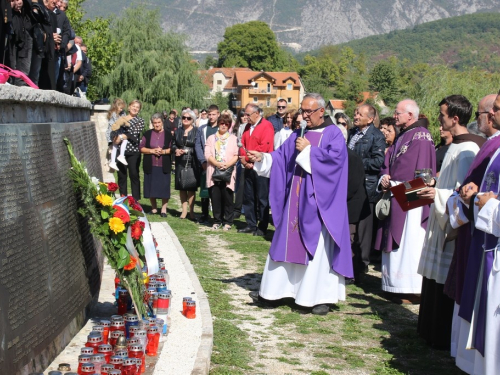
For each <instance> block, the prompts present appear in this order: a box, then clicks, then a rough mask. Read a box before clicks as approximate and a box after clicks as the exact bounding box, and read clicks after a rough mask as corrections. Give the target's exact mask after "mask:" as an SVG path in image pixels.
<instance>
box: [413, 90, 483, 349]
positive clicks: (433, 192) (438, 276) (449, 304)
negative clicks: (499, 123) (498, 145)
mask: <svg viewBox="0 0 500 375" xmlns="http://www.w3.org/2000/svg"><path fill="white" fill-rule="evenodd" d="M471 115H472V104H471V103H470V102H469V100H467V98H466V97H465V96H462V95H450V96H447V97H445V98H444V99H443V100H442V101H441V102H440V103H439V116H438V120H439V123H440V127H441V129H442V130H443V131H449V132H450V133H451V135H452V136H453V142H452V144H451V145H450V147H449V148H448V151H447V152H446V157H445V159H444V161H443V164H442V166H441V171H442V172H441V174H440V175H439V177H438V179H437V180H436V179H434V180H433V181H432V182H431V183H430V184H429V186H428V187H427V188H425V189H423V190H421V191H420V192H418V193H417V195H418V196H419V197H420V198H423V199H432V200H434V204H432V205H431V207H430V214H429V220H428V224H427V231H426V233H425V240H424V245H423V248H422V255H421V258H420V262H419V265H418V270H417V272H418V273H419V274H420V275H422V277H423V281H422V294H421V302H420V311H419V316H418V333H419V335H420V337H422V338H423V339H425V340H426V341H427V343H428V344H429V345H432V346H433V347H440V348H443V349H447V350H448V349H449V348H450V337H451V322H452V316H453V306H454V302H453V300H452V299H451V298H449V297H447V296H446V295H445V294H444V293H443V288H444V283H445V281H446V277H447V275H448V270H449V268H450V264H451V260H452V257H453V252H454V251H455V240H454V238H453V237H454V235H451V232H450V231H449V230H446V228H449V221H448V214H447V213H446V211H447V207H446V202H447V201H448V198H449V197H450V196H451V195H452V193H453V191H454V190H455V189H456V188H457V186H460V185H461V184H462V183H463V181H464V178H465V176H466V174H467V171H468V170H469V167H470V165H471V163H472V161H473V160H474V157H475V156H476V154H477V152H478V151H479V148H480V147H481V146H482V144H483V143H484V141H485V139H484V138H483V137H481V136H478V135H475V134H469V131H468V130H467V124H468V123H469V119H470V118H471Z"/></svg>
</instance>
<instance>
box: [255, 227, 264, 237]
mask: <svg viewBox="0 0 500 375" xmlns="http://www.w3.org/2000/svg"><path fill="white" fill-rule="evenodd" d="M253 235H254V236H260V237H264V236H265V235H266V234H265V233H264V232H263V231H261V230H260V229H259V228H257V229H256V230H255V232H253Z"/></svg>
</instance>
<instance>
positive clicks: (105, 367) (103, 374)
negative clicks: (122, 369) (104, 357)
mask: <svg viewBox="0 0 500 375" xmlns="http://www.w3.org/2000/svg"><path fill="white" fill-rule="evenodd" d="M114 369H115V366H113V365H110V364H109V363H106V364H105V365H102V367H101V375H109V372H110V371H111V370H114Z"/></svg>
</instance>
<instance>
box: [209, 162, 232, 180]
mask: <svg viewBox="0 0 500 375" xmlns="http://www.w3.org/2000/svg"><path fill="white" fill-rule="evenodd" d="M233 170H234V165H231V166H230V167H229V168H227V169H219V168H215V169H214V173H213V174H212V181H214V182H225V183H229V182H231V176H232V175H233Z"/></svg>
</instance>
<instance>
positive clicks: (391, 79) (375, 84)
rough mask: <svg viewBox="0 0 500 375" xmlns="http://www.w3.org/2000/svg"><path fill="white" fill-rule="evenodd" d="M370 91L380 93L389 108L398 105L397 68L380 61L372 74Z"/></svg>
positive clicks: (389, 63) (387, 62)
mask: <svg viewBox="0 0 500 375" xmlns="http://www.w3.org/2000/svg"><path fill="white" fill-rule="evenodd" d="M369 84H370V90H372V91H378V92H380V95H381V96H382V98H383V99H384V101H385V103H386V104H387V105H388V106H392V105H394V104H396V101H397V99H398V96H399V89H398V77H397V71H396V66H395V65H394V64H391V62H389V61H386V60H383V61H379V62H378V63H377V64H376V65H375V66H374V67H373V69H372V71H371V72H370V78H369Z"/></svg>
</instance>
